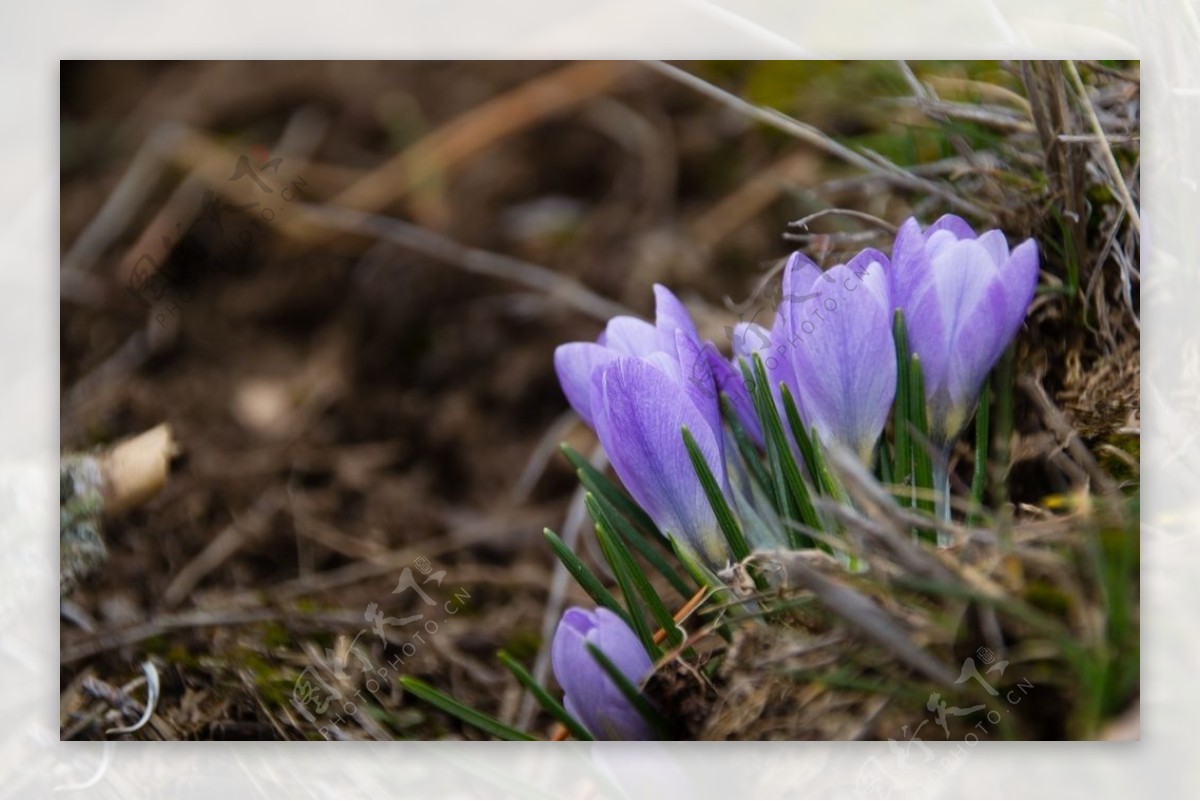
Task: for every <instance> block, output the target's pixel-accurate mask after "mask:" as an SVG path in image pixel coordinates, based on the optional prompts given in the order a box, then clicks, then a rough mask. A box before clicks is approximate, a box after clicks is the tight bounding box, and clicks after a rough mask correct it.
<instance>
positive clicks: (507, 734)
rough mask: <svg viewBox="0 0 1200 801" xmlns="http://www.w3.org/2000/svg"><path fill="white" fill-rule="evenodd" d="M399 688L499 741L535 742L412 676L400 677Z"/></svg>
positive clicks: (528, 736)
mask: <svg viewBox="0 0 1200 801" xmlns="http://www.w3.org/2000/svg"><path fill="white" fill-rule="evenodd" d="M400 686H402V687H403V688H404V689H406V690H408V691H409V692H410V693H412V694H413V695H415V696H417V697H418V698H420V699H421V700H422V701H424V702H426V703H428V704H432V705H433V706H436V707H437V708H438V709H440V710H442V711H443V712H445V713H446V714H449V715H453V716H454V717H456V718H458V719H459V720H461V721H462V722H463V723H468V724H470V725H472V726H474V727H475V728H477V729H481V730H483V731H485V732H487V733H488V734H490V735H492V736H493V737H497V738H499V739H501V740H510V741H517V740H521V741H529V740H536V739H537V738H536V737H532V736H530V735H528V734H526V733H525V732H523V731H518V730H516V729H514V728H513V727H512V726H507V725H505V724H503V723H501V722H500V721H498V720H496V719H495V718H493V717H489V716H488V715H485V714H483V713H482V712H480V711H478V710H476V709H472V708H471V707H469V706H467V705H466V704H464V703H461V702H460V701H456V700H454V699H453V698H451V697H450V696H448V695H446V694H445V693H443V692H441V691H440V690H435V689H434V688H433V687H430V686H429V685H428V684H426V683H425V682H423V681H421V680H420V679H417V678H414V677H412V676H401V677H400Z"/></svg>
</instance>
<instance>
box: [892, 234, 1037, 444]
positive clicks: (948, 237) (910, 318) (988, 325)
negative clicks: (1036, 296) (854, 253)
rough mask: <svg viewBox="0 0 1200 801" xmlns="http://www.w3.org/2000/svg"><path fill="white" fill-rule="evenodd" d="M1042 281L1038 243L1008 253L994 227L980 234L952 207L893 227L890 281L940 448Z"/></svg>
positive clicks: (967, 410) (968, 409) (933, 436)
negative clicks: (925, 220)
mask: <svg viewBox="0 0 1200 801" xmlns="http://www.w3.org/2000/svg"><path fill="white" fill-rule="evenodd" d="M1037 280H1038V252H1037V245H1036V244H1035V243H1034V241H1033V240H1032V239H1027V240H1026V241H1024V242H1022V243H1021V244H1020V245H1018V246H1017V247H1016V248H1015V249H1013V250H1012V251H1011V252H1010V251H1009V248H1008V242H1007V241H1006V240H1005V238H1004V234H1003V233H1002V232H1000V231H997V230H991V231H987V232H985V233H983V234H981V235H979V236H976V235H975V232H974V231H973V230H972V229H971V227H970V226H969V225H967V223H966V222H964V221H963V220H962V219H961V218H959V217H956V216H954V215H950V214H947V215H946V216H944V217H942V218H941V219H939V220H938V221H937V222H935V223H934V224H933V225H931V226H929V228H927V229H926V230H925V231H924V232H922V231H921V226H920V225H919V224H918V223H917V221H916V220H914V219H911V218H910V219H909V220H907V221H906V222H905V223H904V225H902V226H901V227H900V230H899V232H898V233H897V234H896V242H895V245H894V246H893V248H892V266H891V284H892V292H893V296H894V300H895V304H896V306H897V307H898V308H900V309H902V310H903V311H904V319H905V323H906V326H907V328H908V347H909V350H910V351H911V352H912V353H915V354H918V355H919V356H920V359H921V367H922V370H923V372H924V377H925V398H926V411H927V414H928V416H929V434H930V439H932V440H933V441H934V442H935V443H937V444H938V445H940V446H942V447H943V448H945V447H948V445H949V444H950V443H951V442H953V440H954V439H955V438H956V437H957V436H958V434H959V432H960V431H961V430H962V428H963V426H964V425H966V422H967V420H968V418H969V417H970V415H971V412H972V410H973V409H974V406H975V402H976V401H977V400H978V399H979V392H980V390H981V389H982V387H983V382H984V381H985V380H986V379H987V374H988V372H989V371H990V370H991V369H992V367H993V366H994V365H995V364H996V361H997V360H998V359H999V358H1000V356H1001V355H1003V353H1004V349H1005V348H1007V347H1008V343H1009V342H1011V341H1012V338H1013V337H1014V336H1015V335H1016V333H1017V331H1018V329H1020V327H1021V323H1022V322H1023V321H1024V319H1025V314H1026V312H1027V311H1028V309H1029V303H1030V301H1031V300H1032V299H1033V293H1034V290H1035V289H1036V288H1037Z"/></svg>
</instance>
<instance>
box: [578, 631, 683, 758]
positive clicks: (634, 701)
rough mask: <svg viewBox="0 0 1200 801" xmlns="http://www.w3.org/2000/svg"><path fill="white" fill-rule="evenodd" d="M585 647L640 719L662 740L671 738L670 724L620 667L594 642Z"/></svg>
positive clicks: (672, 734)
mask: <svg viewBox="0 0 1200 801" xmlns="http://www.w3.org/2000/svg"><path fill="white" fill-rule="evenodd" d="M587 649H588V652H589V653H591V655H592V658H593V659H595V660H596V664H598V665H600V667H601V668H602V669H603V670H604V672H605V673H607V674H608V677H609V678H610V679H612V680H613V683H614V684H616V685H617V689H618V690H620V691H621V695H623V696H625V700H627V701H629V703H630V704H631V705H632V706H633V708H634V709H636V710H637V712H638V714H639V715H641V716H642V719H643V720H645V721H646V722H647V723H649V724H650V726H651V727H652V728H653V729H654V731H655V732H657V733H658V736H659V737H661V738H662V739H664V740H670V739H672V737H673V736H674V733H673V732H672V729H671V725H670V724H669V723H668V722H667V720H666V719H665V718H664V717H663V716H662V715H660V714H659V713H658V710H656V709H655V708H654V707H653V706H651V705H650V702H649V701H647V700H646V697H645V696H644V695H642V692H641V690H639V689H638V688H637V687H636V686H635V685H634V683H633V682H631V681H630V680H629V679H628V678H626V676H625V674H624V673H622V672H621V670H620V668H618V667H617V666H616V665H614V664H613V662H612V660H611V659H609V658H608V657H607V656H605V655H604V652H603V651H601V650H600V649H599V648H597V647H596V645H595V644H594V643H590V642H589V643H588V644H587Z"/></svg>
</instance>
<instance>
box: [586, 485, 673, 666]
mask: <svg viewBox="0 0 1200 801" xmlns="http://www.w3.org/2000/svg"><path fill="white" fill-rule="evenodd" d="M583 502H584V505H586V506H587V508H588V513H589V514H590V516H592V519H593V520H595V531H596V542H599V544H600V553H601V554H604V559H605V561H606V562H608V567H610V570H612V573H613V577H614V578H616V579H617V586H619V588H620V595H622V597H623V598H624V601H625V610H626V613H628V614H626V618H625V620H626V621H628V622H629V624H630V626H632V628H634V631H635V632H636V633H637V638H638V639H640V640H642V645H644V646H646V650H647V651H649V652H650V655H652V656H654V657H655V658H656V657H658V655H659V649H658V646H656V645H655V644H654V630H653V628H650V624H649V622H647V620H646V609H644V608H643V606H642V595H641V592H640V591H638V589H637V585H636V582H635V578H634V576H635V574H640V572H641V571H640V570H638V567H637V565H636V564H634V562H632V558H631V556H629V550H628V549H626V548H625V546H624V543H623V542H620V541H618V540H617V537H616V536H613V534H612V531H611V530H610V529H608V525H607V523H605V518H604V514H602V512H600V510H599V507H598V506H596V502H595V499H594V498H592V495H590V493H589V494H587V495H584V496H583ZM630 564H632V568H630V566H629V565H630ZM643 578H644V577H643ZM660 603H661V602H660Z"/></svg>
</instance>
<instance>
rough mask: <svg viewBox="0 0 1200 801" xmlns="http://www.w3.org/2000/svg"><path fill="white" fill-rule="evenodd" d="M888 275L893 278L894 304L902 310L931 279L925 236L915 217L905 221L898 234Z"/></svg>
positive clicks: (893, 246)
mask: <svg viewBox="0 0 1200 801" xmlns="http://www.w3.org/2000/svg"><path fill="white" fill-rule="evenodd" d="M888 273H889V275H890V276H891V284H892V299H893V302H894V304H895V305H896V306H898V307H900V308H904V307H905V306H906V305H907V300H908V298H909V297H910V296H912V295H913V294H914V292H915V291H916V290H917V288H918V287H920V286H922V285H924V283H925V282H926V281H927V280H928V279H929V258H928V257H927V255H926V252H925V236H924V235H923V234H922V233H921V226H920V224H919V223H918V222H917V220H916V218H915V217H909V218H908V219H907V220H905V221H904V224H903V225H901V226H900V230H899V231H897V232H896V241H895V243H894V244H893V245H892V259H891V268H890V269H889V270H888Z"/></svg>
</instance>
